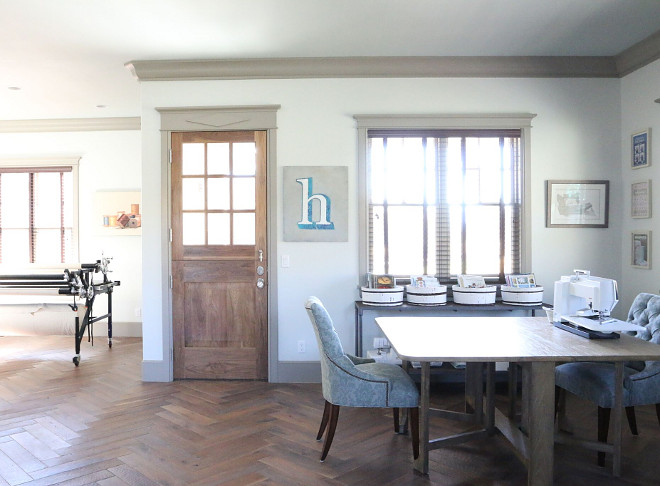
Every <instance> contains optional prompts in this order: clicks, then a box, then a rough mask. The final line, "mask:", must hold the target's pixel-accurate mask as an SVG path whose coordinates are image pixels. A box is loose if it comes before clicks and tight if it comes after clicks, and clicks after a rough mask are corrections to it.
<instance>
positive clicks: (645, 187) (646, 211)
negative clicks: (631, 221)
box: [630, 180, 651, 218]
mask: <svg viewBox="0 0 660 486" xmlns="http://www.w3.org/2000/svg"><path fill="white" fill-rule="evenodd" d="M630 205H631V216H632V217H633V218H650V217H651V181H650V180H648V181H641V182H633V184H632V186H631V189H630Z"/></svg>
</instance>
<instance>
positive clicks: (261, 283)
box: [257, 278, 266, 289]
mask: <svg viewBox="0 0 660 486" xmlns="http://www.w3.org/2000/svg"><path fill="white" fill-rule="evenodd" d="M265 285H266V282H264V279H263V278H258V279H257V288H258V289H263V288H264V286H265Z"/></svg>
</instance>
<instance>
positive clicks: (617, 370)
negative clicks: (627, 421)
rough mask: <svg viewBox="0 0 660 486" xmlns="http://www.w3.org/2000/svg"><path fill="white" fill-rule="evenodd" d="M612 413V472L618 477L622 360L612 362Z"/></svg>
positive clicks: (621, 411)
mask: <svg viewBox="0 0 660 486" xmlns="http://www.w3.org/2000/svg"><path fill="white" fill-rule="evenodd" d="M612 413H613V415H614V423H613V429H614V430H613V431H612V432H613V433H612V438H613V440H612V443H613V445H614V451H613V459H612V474H614V477H616V478H618V477H619V476H621V433H622V430H621V429H622V427H621V422H622V417H621V415H622V413H623V361H617V362H616V363H614V406H613V407H612Z"/></svg>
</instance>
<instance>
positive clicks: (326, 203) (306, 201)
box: [296, 177, 335, 230]
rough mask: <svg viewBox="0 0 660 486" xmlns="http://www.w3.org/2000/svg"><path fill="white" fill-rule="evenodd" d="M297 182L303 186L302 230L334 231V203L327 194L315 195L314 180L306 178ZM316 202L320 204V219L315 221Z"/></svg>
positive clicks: (301, 205)
mask: <svg viewBox="0 0 660 486" xmlns="http://www.w3.org/2000/svg"><path fill="white" fill-rule="evenodd" d="M296 182H297V183H298V184H300V185H301V186H302V191H301V198H300V199H301V200H300V221H298V228H300V229H321V230H333V229H335V224H334V223H333V222H332V220H331V215H330V213H331V211H332V202H331V201H330V198H329V197H328V196H326V195H325V194H314V189H313V179H312V178H311V177H305V178H301V179H296ZM314 201H316V202H318V204H319V210H320V211H319V213H318V214H319V219H318V221H314Z"/></svg>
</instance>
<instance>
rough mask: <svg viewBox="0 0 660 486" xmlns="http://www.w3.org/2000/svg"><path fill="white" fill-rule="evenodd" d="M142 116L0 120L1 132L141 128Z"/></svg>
mask: <svg viewBox="0 0 660 486" xmlns="http://www.w3.org/2000/svg"><path fill="white" fill-rule="evenodd" d="M140 127H141V123H140V117H115V118H51V119H42V120H0V133H33V132H101V131H110V130H140Z"/></svg>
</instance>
